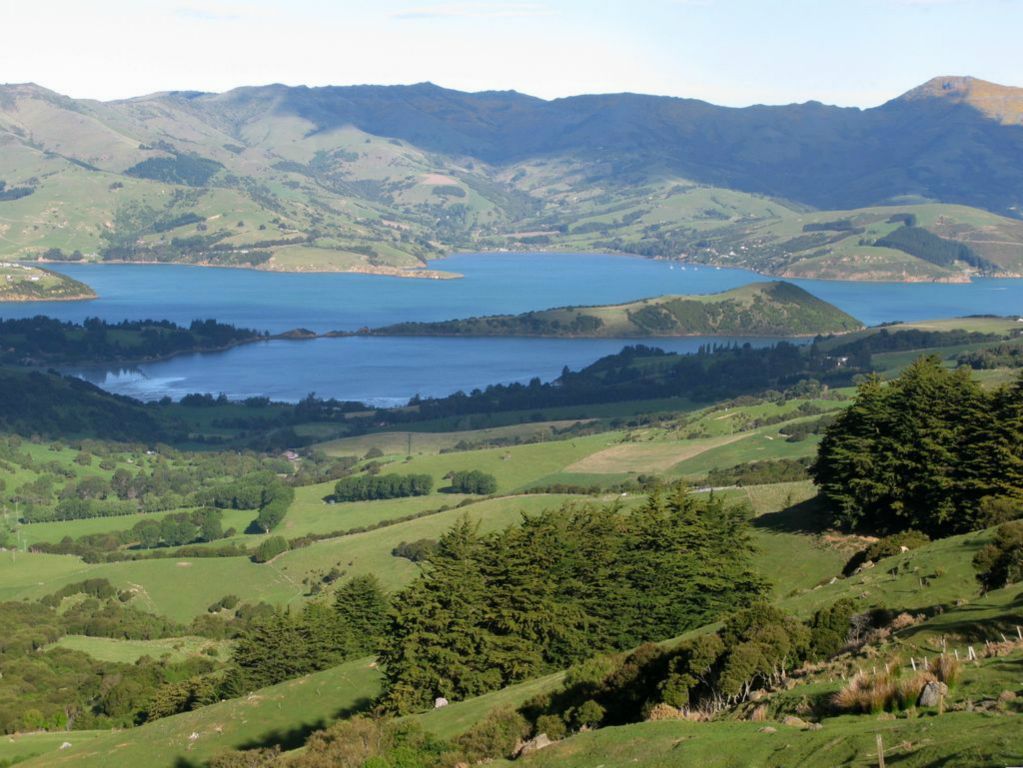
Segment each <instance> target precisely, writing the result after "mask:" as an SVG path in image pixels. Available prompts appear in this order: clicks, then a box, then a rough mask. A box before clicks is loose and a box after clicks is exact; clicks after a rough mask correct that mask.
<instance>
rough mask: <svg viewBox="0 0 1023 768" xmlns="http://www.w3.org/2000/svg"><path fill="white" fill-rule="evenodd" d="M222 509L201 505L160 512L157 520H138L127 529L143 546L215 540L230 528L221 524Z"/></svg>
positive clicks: (222, 536)
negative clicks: (159, 517) (164, 513)
mask: <svg viewBox="0 0 1023 768" xmlns="http://www.w3.org/2000/svg"><path fill="white" fill-rule="evenodd" d="M222 522H223V513H222V512H221V511H220V510H219V509H214V508H212V507H205V508H203V509H197V510H195V511H194V512H178V513H175V514H170V515H164V517H163V518H162V519H161V520H140V521H139V522H137V523H135V525H134V527H133V528H132V529H131V533H132V538H133V539H134V540H135V541H137V542H138V545H139V546H140V547H142V548H143V549H153V548H155V547H180V546H182V545H184V544H192V543H194V542H199V541H207V542H208V541H216V540H217V539H222V538H224V537H225V536H226V535H232V534H233V533H234V531H233V529H232V530H231V531H228V532H225V531H224V529H223V527H222Z"/></svg>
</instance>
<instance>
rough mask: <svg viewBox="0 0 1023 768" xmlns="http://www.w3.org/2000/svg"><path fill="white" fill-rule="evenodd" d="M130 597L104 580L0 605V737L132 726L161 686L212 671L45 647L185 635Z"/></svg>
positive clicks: (145, 715) (193, 664) (205, 662)
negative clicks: (86, 638) (83, 639)
mask: <svg viewBox="0 0 1023 768" xmlns="http://www.w3.org/2000/svg"><path fill="white" fill-rule="evenodd" d="M75 596H81V599H80V600H78V601H77V602H74V603H72V604H71V605H66V604H65V600H66V599H67V598H71V597H75ZM130 597H131V596H130V593H124V592H119V591H118V590H117V589H116V588H114V587H113V586H112V585H111V584H110V582H108V581H107V580H106V579H88V580H86V581H82V582H77V583H74V584H68V585H67V586H65V587H63V588H62V589H60V590H59V591H57V592H55V593H53V594H51V595H47V596H45V597H44V598H42V599H41V600H40V601H38V602H28V601H18V602H6V603H0V626H3V628H4V631H3V638H2V639H0V731H2V732H4V733H13V732H16V731H27V730H35V729H38V728H48V729H54V730H56V729H72V728H111V727H125V726H131V725H136V724H138V723H141V722H144V721H145V720H147V719H150V718H151V717H152V716H153V715H152V714H151V700H152V699H153V697H154V696H155V695H156V694H157V691H158V690H159V689H160V687H161V686H163V685H166V684H168V683H170V682H172V681H175V680H180V679H182V678H188V677H192V676H197V675H208V674H210V673H211V672H212V671H213V669H214V667H215V666H216V664H215V662H214V661H213V660H212V659H209V658H203V657H200V658H195V657H193V658H191V659H189V660H187V661H182V662H170V661H167V660H162V661H153V660H152V659H149V658H145V657H144V658H143V659H141V660H140V661H139V662H137V663H135V664H120V663H112V662H103V661H98V660H97V659H94V658H93V657H91V656H89V655H87V654H84V653H81V652H79V651H71V650H67V649H64V648H60V647H56V648H48V647H47V646H49V645H50V644H52V643H54V642H56V641H57V640H59V639H60V638H61V637H63V636H64V635H67V634H77V635H81V634H84V635H90V636H96V637H120V638H128V639H137V640H146V639H152V638H157V637H168V636H180V635H182V634H184V633H185V632H187V631H188V630H187V629H186V628H185V627H182V626H180V625H178V624H176V623H174V622H172V621H169V620H167V619H165V618H161V617H158V616H154V615H153V614H149V613H145V612H143V611H139V610H136V609H134V608H132V607H131V606H130V605H125V602H126V601H127V600H128V599H130Z"/></svg>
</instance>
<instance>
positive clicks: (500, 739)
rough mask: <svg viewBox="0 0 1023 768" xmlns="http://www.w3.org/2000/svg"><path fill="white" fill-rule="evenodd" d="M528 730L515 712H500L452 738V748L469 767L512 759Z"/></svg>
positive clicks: (503, 710) (495, 712) (527, 734)
mask: <svg viewBox="0 0 1023 768" xmlns="http://www.w3.org/2000/svg"><path fill="white" fill-rule="evenodd" d="M529 730H530V728H529V723H527V722H526V719H525V718H524V717H523V716H522V715H520V714H519V713H518V712H515V711H513V710H508V709H499V710H496V711H494V712H491V713H490V714H489V715H487V716H486V717H485V718H484V719H483V720H481V721H480V722H478V723H476V725H474V726H473V727H472V728H470V729H469V730H468V731H466V732H465V733H463V734H462V735H461V736H459V737H458V738H457V739H455V746H456V747H458V749H459V750H460V751H461V752H462V755H463V757H464V758H465V760H466V762H468V763H470V764H475V763H479V762H483V761H484V760H490V759H494V758H499V757H512V755H513V754H514V752H515V749H516V747H517V746H518V745H519V743H520V742H521V741H522V740H523V739H525V738H527V737H528V736H529ZM549 735H550V734H548V736H549Z"/></svg>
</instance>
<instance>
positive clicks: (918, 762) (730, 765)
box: [521, 713, 1021, 768]
mask: <svg viewBox="0 0 1023 768" xmlns="http://www.w3.org/2000/svg"><path fill="white" fill-rule="evenodd" d="M1017 720H1018V718H1012V717H991V716H985V715H979V714H972V713H955V714H949V715H945V716H944V717H940V718H930V717H928V718H922V719H919V720H908V721H906V720H903V721H887V722H879V721H878V720H877V719H876V718H872V717H845V718H835V719H833V720H829V721H827V723H826V724H825V726H824V728H823V729H822V730H820V731H800V730H798V729H796V728H789V727H786V726H777V727H778V732H777V733H761V732H760V729H761V728H762V727H763V725H762V724H761V723H748V722H747V723H740V722H716V723H709V724H707V723H686V722H678V721H667V722H664V721H662V722H653V723H640V724H638V725H630V726H624V727H620V728H603V729H600V730H598V731H594V732H592V733H586V734H581V735H579V736H575V737H573V738H571V739H568V740H567V741H565V742H564V743H562V744H559V745H556V746H554V747H552V748H550V749H547V750H544V751H542V752H539V753H537V754H536V755H534V756H531V757H530V758H528V759H526V760H524V761H522V763H521V764H522V765H523V766H536V767H537V768H541V767H542V766H559V768H576V767H577V766H578V767H579V768H582V767H583V766H587V767H588V768H592V766H596V765H602V766H604V768H616V767H617V766H636V767H637V768H668V766H679V765H694V766H695V765H699V766H714V767H715V768H738V766H748V765H756V766H764V767H765V768H767V767H768V766H778V767H779V768H782V766H792V765H852V766H869V765H876V764H877V748H876V742H875V738H876V736H875V734H878V733H879V734H881V737H882V738H883V739H884V744H885V755H886V760H887V762H888V764H890V765H899V766H914V767H917V768H922V767H923V766H937V765H961V766H966V765H969V766H977V767H978V768H979V766H1005V765H1012V764H1014V763H1015V762H1016V761H1018V760H1019V757H1020V754H1021V753H1020V747H1021V742H1020V737H1019V732H1018V728H1019V723H1018V722H1017ZM953 744H954V746H951V745H953Z"/></svg>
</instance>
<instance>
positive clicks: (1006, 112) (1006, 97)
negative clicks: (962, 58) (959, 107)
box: [899, 76, 1023, 125]
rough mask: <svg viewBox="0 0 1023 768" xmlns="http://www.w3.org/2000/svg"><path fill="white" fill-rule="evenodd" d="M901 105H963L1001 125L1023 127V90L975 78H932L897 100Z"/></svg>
mask: <svg viewBox="0 0 1023 768" xmlns="http://www.w3.org/2000/svg"><path fill="white" fill-rule="evenodd" d="M899 98H900V99H901V100H904V101H914V100H919V99H945V100H946V101H950V102H953V103H957V104H966V105H968V106H971V107H973V108H975V109H976V110H978V111H979V112H981V113H982V114H984V115H985V116H986V117H989V118H991V119H992V120H997V121H998V122H1000V123H1001V124H1002V125H1023V88H1015V87H1012V86H1008V85H998V84H997V83H990V82H988V81H986V80H980V79H979V78H976V77H968V76H947V77H935V78H933V79H931V80H928V81H927V82H926V83H924V84H923V85H920V86H917V87H916V88H913V89H912V90H910V91H907V92H906V93H905V94H903V95H902V96H900V97H899Z"/></svg>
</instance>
